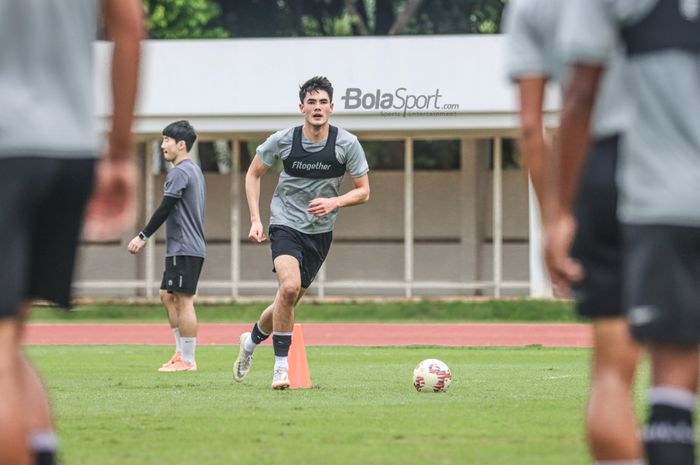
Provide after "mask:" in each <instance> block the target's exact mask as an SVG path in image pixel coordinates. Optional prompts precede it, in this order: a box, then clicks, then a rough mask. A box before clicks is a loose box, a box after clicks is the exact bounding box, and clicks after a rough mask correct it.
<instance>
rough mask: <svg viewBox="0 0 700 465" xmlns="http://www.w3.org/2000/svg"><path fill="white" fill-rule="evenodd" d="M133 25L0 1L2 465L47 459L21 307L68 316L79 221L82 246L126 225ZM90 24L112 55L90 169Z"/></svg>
mask: <svg viewBox="0 0 700 465" xmlns="http://www.w3.org/2000/svg"><path fill="white" fill-rule="evenodd" d="M142 16H143V9H142V5H141V2H139V1H136V0H105V1H104V2H100V1H98V0H0V109H2V111H0V197H2V199H3V201H2V204H0V247H1V248H2V250H1V253H0V255H1V256H2V257H3V266H2V268H0V345H1V347H0V398H2V402H0V464H3V465H4V464H8V465H10V464H11V465H50V464H53V463H55V460H56V457H55V456H56V446H57V440H56V436H55V433H54V431H53V424H52V423H53V420H52V418H51V411H50V407H49V402H48V398H47V395H46V392H45V390H44V387H43V385H42V383H41V381H40V379H39V377H38V375H37V373H36V371H35V370H34V369H33V368H32V367H31V366H30V364H29V363H28V361H27V360H26V358H25V356H24V354H23V351H22V350H21V347H20V340H21V336H22V329H23V326H24V323H25V321H26V319H27V317H28V313H29V308H30V303H31V301H32V299H43V300H46V301H49V302H51V303H55V304H58V305H60V306H63V307H68V306H70V303H71V280H72V277H73V268H74V262H75V252H76V248H77V244H78V239H79V235H80V229H81V225H82V224H83V219H84V217H85V220H86V222H85V234H86V237H87V238H89V239H96V240H99V239H111V238H115V237H118V236H119V235H121V234H122V232H124V230H125V229H126V228H128V227H129V226H130V225H131V224H130V223H132V222H133V220H134V219H135V213H136V202H135V200H136V180H137V179H138V177H137V172H136V169H135V166H134V162H133V155H132V148H131V142H132V140H131V124H132V119H133V109H134V102H135V98H136V89H137V81H138V64H139V55H140V51H139V50H140V40H141V38H142V35H143V25H142V23H143V18H142ZM101 18H103V20H104V23H103V24H104V27H105V29H106V33H107V35H108V37H110V38H111V39H112V40H113V41H114V50H113V54H112V91H113V92H112V94H113V117H112V126H111V131H110V133H109V136H108V140H107V145H106V148H105V149H104V153H103V156H102V160H101V161H99V158H100V135H99V134H98V132H97V130H96V118H95V114H94V102H93V92H94V89H93V41H94V40H95V39H96V37H97V30H98V26H99V24H100V20H101ZM91 194H92V200H91V203H90V204H89V206H88V200H89V199H90V196H91ZM86 208H87V210H86Z"/></svg>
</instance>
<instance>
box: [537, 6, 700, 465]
mask: <svg viewBox="0 0 700 465" xmlns="http://www.w3.org/2000/svg"><path fill="white" fill-rule="evenodd" d="M571 1H572V8H573V9H574V10H573V11H572V15H573V16H572V17H573V18H576V20H575V21H572V22H571V23H570V26H571V29H570V30H569V31H568V32H567V36H566V37H565V41H564V48H565V50H567V54H569V56H570V57H571V58H572V59H573V61H574V62H576V63H577V64H576V67H575V71H574V75H573V77H572V79H571V82H570V84H569V86H568V89H567V91H566V98H565V103H564V108H563V112H562V121H561V128H560V136H561V155H562V167H561V170H562V171H561V183H560V186H559V192H560V196H561V203H560V205H559V209H558V211H557V213H556V217H555V223H554V224H555V225H556V227H555V228H553V229H552V234H551V236H550V241H549V244H548V248H549V249H550V258H551V263H552V269H553V271H554V273H556V274H557V276H558V277H559V279H561V280H562V281H569V282H570V281H572V280H574V279H575V277H576V275H577V270H576V269H575V264H574V263H573V262H572V261H571V259H570V257H568V256H567V249H568V236H569V233H568V226H566V225H567V223H570V221H571V220H570V217H571V210H572V205H573V201H572V199H573V189H574V186H575V185H577V184H578V183H585V181H584V180H583V179H585V178H583V177H582V178H581V179H582V180H581V181H579V178H580V177H581V176H580V175H579V173H580V171H581V169H582V167H583V166H584V164H585V163H590V162H591V161H590V160H587V161H586V160H585V158H586V157H585V152H584V147H585V145H586V144H585V142H586V139H587V134H586V131H587V128H588V126H589V120H590V115H591V113H592V107H593V102H594V101H595V99H596V94H597V93H598V89H599V88H600V87H601V85H600V76H601V74H602V73H603V70H604V69H605V68H607V66H608V61H607V57H608V55H609V53H610V50H611V48H612V47H613V44H614V38H615V37H616V36H620V37H622V39H623V42H624V45H625V48H626V53H627V60H628V63H627V71H626V74H627V80H626V83H627V85H628V86H629V88H630V91H631V94H632V97H633V101H634V106H635V108H636V111H635V113H634V117H633V120H632V122H631V124H630V125H629V127H628V129H627V130H626V132H625V135H624V138H623V143H622V146H621V147H622V150H621V153H620V156H621V158H620V165H619V170H620V173H619V174H618V179H619V186H620V201H619V207H618V216H619V218H620V221H621V222H622V224H623V244H624V248H623V263H624V265H623V267H624V273H623V301H624V305H625V308H626V311H627V315H628V321H629V325H630V328H631V331H632V334H633V336H634V338H635V339H637V340H638V341H640V342H642V343H643V344H645V345H646V347H647V348H648V350H649V353H650V356H651V362H652V380H651V388H650V390H649V395H648V403H649V407H650V409H649V416H648V419H647V424H646V427H645V429H644V433H643V440H644V448H645V454H646V458H647V463H649V464H650V465H691V464H694V463H695V444H694V426H693V411H694V409H695V405H696V391H697V382H698V342H699V341H700V306H699V303H700V288H699V287H698V285H697V283H698V281H700V196H699V195H698V185H700V3H698V2H697V1H696V0H658V1H657V0H571ZM584 176H585V175H584ZM582 201H586V202H596V201H597V199H596V198H594V197H592V196H589V197H588V198H585V199H582Z"/></svg>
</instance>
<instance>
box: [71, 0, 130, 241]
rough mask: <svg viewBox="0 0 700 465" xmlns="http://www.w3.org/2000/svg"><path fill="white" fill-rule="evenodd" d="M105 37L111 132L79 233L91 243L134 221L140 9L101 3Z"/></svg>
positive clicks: (117, 1)
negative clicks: (110, 46) (133, 132)
mask: <svg viewBox="0 0 700 465" xmlns="http://www.w3.org/2000/svg"><path fill="white" fill-rule="evenodd" d="M103 12H104V18H105V25H106V28H107V35H108V36H109V37H110V38H111V39H112V40H113V41H114V51H113V53H112V102H113V103H112V106H113V114H112V128H111V131H110V134H109V140H108V144H107V148H106V152H105V153H104V155H103V157H102V160H101V162H100V163H99V165H98V167H97V172H96V181H95V190H94V193H93V196H92V199H91V200H90V204H89V205H88V207H87V211H86V213H85V226H84V234H85V236H86V237H87V238H89V239H93V240H105V239H114V238H117V237H119V236H120V235H121V234H122V232H123V231H124V230H126V229H128V228H130V227H131V226H132V225H133V224H134V222H135V221H136V212H137V202H136V190H137V187H136V185H137V180H138V179H139V174H138V171H137V169H136V164H135V161H134V157H133V153H132V147H131V143H132V136H131V125H132V123H133V118H134V116H133V113H134V106H135V104H136V90H137V88H138V75H139V71H138V70H139V59H140V47H141V45H140V44H141V39H142V38H143V8H142V5H141V2H140V1H138V0H104V2H103Z"/></svg>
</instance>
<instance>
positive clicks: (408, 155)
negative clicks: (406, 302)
mask: <svg viewBox="0 0 700 465" xmlns="http://www.w3.org/2000/svg"><path fill="white" fill-rule="evenodd" d="M404 144H405V147H404V154H405V158H404V281H405V283H406V288H405V295H406V297H411V296H412V295H413V289H412V283H413V138H412V137H407V138H406V139H405V141H404Z"/></svg>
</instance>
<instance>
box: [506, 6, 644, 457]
mask: <svg viewBox="0 0 700 465" xmlns="http://www.w3.org/2000/svg"><path fill="white" fill-rule="evenodd" d="M571 5H572V4H571V2H570V1H569V0H512V1H511V2H510V3H509V4H508V7H507V8H508V10H507V16H506V27H507V32H508V55H507V56H508V73H509V76H510V78H511V79H512V80H513V81H514V82H515V83H516V84H517V87H518V91H519V95H520V117H521V136H520V147H521V150H522V153H523V155H524V159H525V162H526V165H527V167H528V169H529V171H530V175H531V178H532V181H533V186H534V188H535V192H536V194H537V198H538V202H539V206H540V211H541V212H542V218H543V226H544V230H545V232H546V231H548V229H549V221H550V220H551V217H552V212H553V210H554V209H556V207H557V197H556V190H555V186H556V185H557V169H556V165H557V161H556V159H555V157H554V156H553V154H552V151H553V148H552V147H550V146H548V144H547V143H546V139H545V137H544V124H543V111H542V110H543V105H544V97H545V91H546V87H547V84H548V83H549V82H550V81H554V82H556V83H557V84H559V85H562V86H563V85H564V84H565V82H566V81H567V79H568V77H569V76H570V72H569V66H568V64H567V63H566V62H565V60H564V57H563V56H562V54H561V51H560V50H559V48H558V47H559V44H560V42H561V41H560V39H559V37H560V36H561V35H562V34H566V33H567V32H568V31H569V30H570V29H571V27H570V26H568V25H567V22H569V21H570V20H571V19H573V18H570V16H571V11H572V8H571ZM605 63H606V65H607V66H608V70H607V71H606V73H605V76H604V77H603V84H602V95H601V96H600V98H599V99H598V100H597V101H596V106H595V111H594V116H593V124H592V125H591V127H590V129H589V130H588V131H587V132H585V133H584V136H585V140H584V141H582V143H583V144H586V146H588V140H589V139H590V141H591V142H590V149H589V155H588V163H587V164H586V166H585V170H584V174H583V175H582V180H581V182H580V183H579V185H578V190H577V192H576V196H577V201H576V203H575V207H574V209H573V212H572V216H571V218H570V220H571V224H570V225H571V229H570V231H569V232H570V233H571V234H572V235H573V234H574V228H573V224H574V222H575V224H576V226H577V227H576V228H575V236H574V239H573V246H572V249H571V253H572V255H573V257H574V258H575V260H576V266H577V268H576V272H577V275H576V277H575V279H573V280H572V281H573V282H572V283H571V285H572V286H573V291H574V292H573V295H574V298H575V302H576V311H577V313H578V314H579V315H581V316H582V317H584V318H588V319H590V320H591V323H592V330H593V359H592V376H591V389H590V398H589V402H588V409H587V414H586V431H587V437H588V443H589V448H590V452H591V455H592V456H593V459H594V460H595V463H596V464H610V463H615V464H628V465H633V464H634V465H641V463H642V462H641V458H642V451H641V444H640V441H639V438H638V432H637V430H638V428H637V422H636V418H635V415H634V406H633V402H632V394H633V392H632V387H633V383H634V374H635V368H636V366H637V361H638V359H639V353H640V349H639V347H638V345H637V344H636V343H635V342H634V341H633V340H632V338H631V336H630V334H629V331H628V329H627V321H626V319H625V314H624V307H623V304H622V242H621V232H620V225H619V223H618V220H617V214H616V210H617V185H616V182H615V175H616V171H617V159H618V151H619V147H620V137H621V134H622V133H623V132H624V130H625V128H626V125H627V124H629V121H630V119H631V117H632V116H631V105H630V102H629V96H628V95H627V93H626V89H625V87H624V82H623V77H624V75H623V71H624V57H623V55H622V52H621V50H620V49H619V47H616V48H611V49H610V51H609V54H608V55H607V56H606V57H605ZM582 137H583V136H582ZM552 276H553V278H555V279H554V284H555V286H556V288H557V289H558V290H559V291H560V292H561V291H563V292H568V291H569V283H568V282H562V281H561V280H558V279H556V278H557V277H558V276H557V275H556V274H553V275H552Z"/></svg>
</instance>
